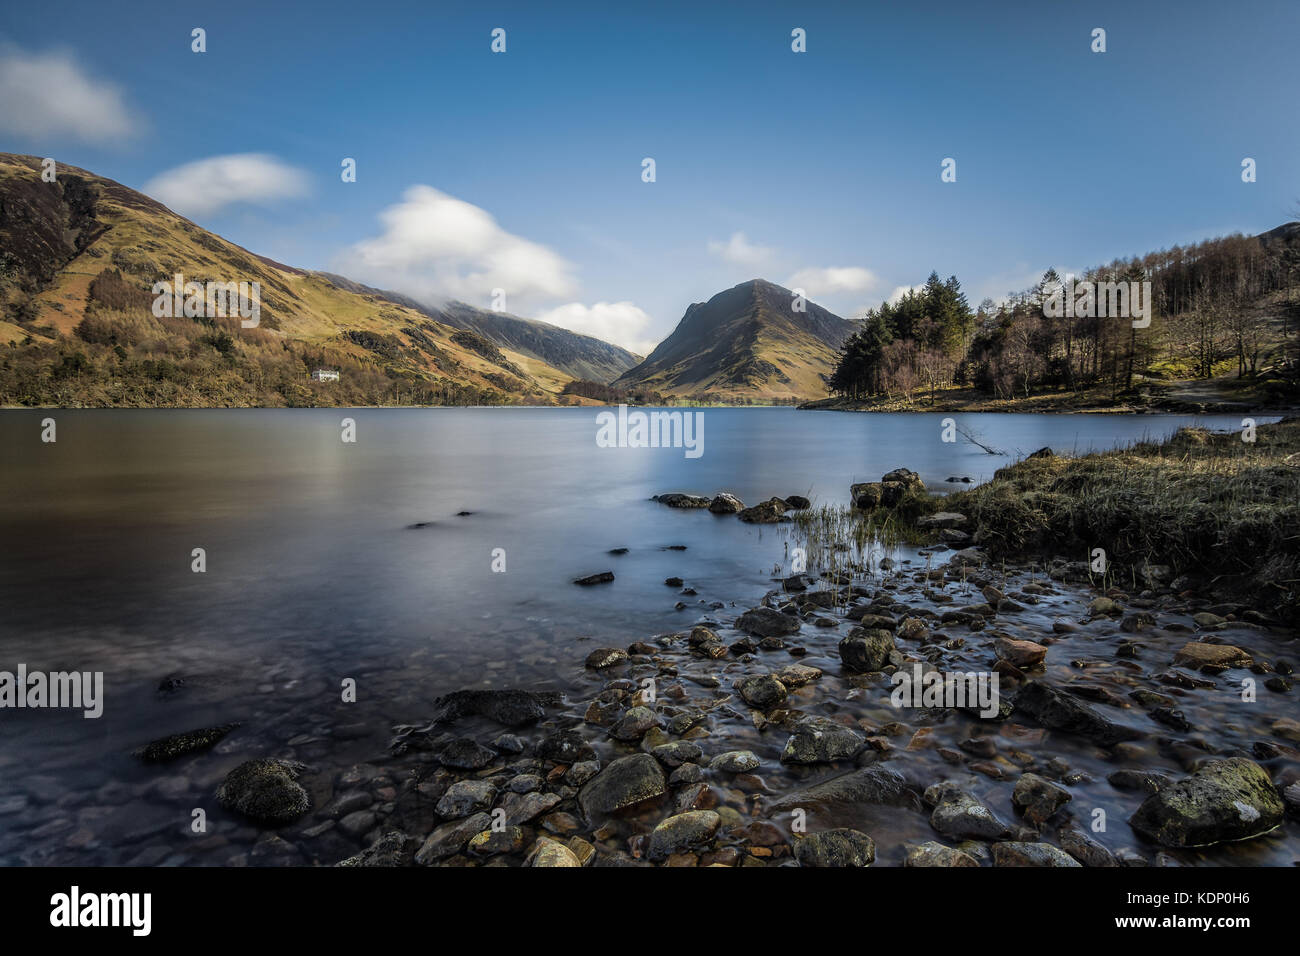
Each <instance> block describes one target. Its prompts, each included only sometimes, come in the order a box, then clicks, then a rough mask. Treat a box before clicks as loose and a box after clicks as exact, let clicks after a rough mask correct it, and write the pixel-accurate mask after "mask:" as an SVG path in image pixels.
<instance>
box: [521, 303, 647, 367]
mask: <svg viewBox="0 0 1300 956" xmlns="http://www.w3.org/2000/svg"><path fill="white" fill-rule="evenodd" d="M537 319H538V321H540V322H549V323H550V324H551V325H558V326H559V327H560V328H562V329H568V330H569V331H570V332H581V333H582V334H583V335H593V336H595V337H596V338H598V339H604V340H605V341H606V342H612V343H613V344H614V345H618V346H621V347H623V348H625V349H627V350H628V351H629V352H635V353H636V354H637V355H649V354H650V353H651V352H652V351H654V347H655V345H657V344H658V343H657V342H655V341H654V340H653V339H646V338H644V337H643V335H644V330H645V328H646V326H648V325H649V324H650V321H651V319H650V316H649V315H647V314H646V313H645V312H644V311H643V310H642V309H640V308H638V307H637V306H635V305H633V304H632V303H631V302H597V303H596V304H595V305H592V306H587V305H584V304H582V303H581V302H570V303H569V304H568V305H561V306H558V307H557V308H554V309H551V310H550V311H549V312H544V313H542V314H541V315H539V316H537Z"/></svg>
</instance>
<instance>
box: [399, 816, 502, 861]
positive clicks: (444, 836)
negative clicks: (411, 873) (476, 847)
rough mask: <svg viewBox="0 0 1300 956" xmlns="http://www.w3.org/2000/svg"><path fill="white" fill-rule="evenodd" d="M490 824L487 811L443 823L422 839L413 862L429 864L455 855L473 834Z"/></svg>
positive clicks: (485, 828) (488, 826)
mask: <svg viewBox="0 0 1300 956" xmlns="http://www.w3.org/2000/svg"><path fill="white" fill-rule="evenodd" d="M491 826H492V817H491V816H490V815H489V814H487V813H476V814H474V815H473V816H472V817H466V818H465V819H463V820H453V821H452V822H451V823H444V824H443V825H442V826H440V827H438V828H437V829H435V830H434V831H433V832H432V833H430V834H429V835H428V836H427V837H425V839H424V843H423V844H421V846H420V849H418V850H417V851H416V852H415V862H416V863H419V864H420V865H421V866H429V865H430V864H433V863H437V862H438V861H439V860H444V859H446V858H447V857H449V856H455V855H456V854H457V853H459V852H460V851H461V850H463V849H465V844H466V843H468V842H469V841H470V839H471V838H472V837H474V836H475V835H477V834H479V833H482V832H483V831H484V830H487V829H489V828H490V827H491Z"/></svg>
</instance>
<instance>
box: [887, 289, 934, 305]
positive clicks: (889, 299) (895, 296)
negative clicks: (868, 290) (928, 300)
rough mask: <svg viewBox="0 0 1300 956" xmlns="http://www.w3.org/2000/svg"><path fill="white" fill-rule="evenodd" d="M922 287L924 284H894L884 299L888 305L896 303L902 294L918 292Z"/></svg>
mask: <svg viewBox="0 0 1300 956" xmlns="http://www.w3.org/2000/svg"><path fill="white" fill-rule="evenodd" d="M924 288H925V286H924V285H896V286H894V291H893V292H891V293H889V295H888V296H886V298H885V301H886V302H888V303H889V304H890V305H898V303H899V302H900V301H901V300H902V298H903V296H905V295H907V293H909V292H920V291H921V290H922V289H924Z"/></svg>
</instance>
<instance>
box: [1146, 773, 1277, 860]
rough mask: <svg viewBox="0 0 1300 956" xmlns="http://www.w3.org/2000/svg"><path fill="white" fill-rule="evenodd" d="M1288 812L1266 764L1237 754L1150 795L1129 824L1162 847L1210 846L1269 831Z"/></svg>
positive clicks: (1244, 838) (1248, 837)
mask: <svg viewBox="0 0 1300 956" xmlns="http://www.w3.org/2000/svg"><path fill="white" fill-rule="evenodd" d="M1285 812H1286V808H1285V806H1284V804H1283V803H1282V798H1281V797H1280V796H1279V795H1278V792H1277V789H1276V788H1275V787H1274V786H1273V782H1272V780H1270V779H1269V776H1268V773H1267V772H1266V771H1265V770H1264V768H1263V767H1261V766H1260V765H1259V764H1257V763H1255V762H1254V761H1253V760H1247V759H1245V758H1244V757H1232V758H1230V759H1228V760H1216V761H1213V762H1211V763H1208V764H1206V765H1205V766H1203V767H1201V769H1199V770H1197V771H1196V772H1195V773H1193V774H1192V775H1191V776H1190V777H1186V778H1184V779H1182V780H1179V781H1178V782H1177V783H1173V784H1170V785H1169V786H1167V787H1163V788H1161V789H1160V790H1159V791H1157V792H1156V793H1154V794H1152V795H1151V796H1149V797H1147V799H1146V800H1145V801H1144V802H1143V804H1142V806H1140V807H1138V810H1137V813H1135V814H1133V816H1132V818H1131V819H1130V820H1129V825H1130V826H1132V827H1133V829H1134V830H1136V831H1137V832H1138V833H1140V834H1142V835H1143V836H1145V837H1147V838H1148V839H1151V840H1154V841H1155V842H1157V843H1159V844H1161V845H1162V846H1170V847H1190V846H1209V845H1211V844H1214V843H1223V842H1227V841H1230V840H1248V839H1250V838H1251V837H1256V836H1259V835H1260V834H1262V833H1267V832H1268V831H1269V830H1272V829H1273V828H1275V827H1276V826H1278V824H1280V823H1281V822H1282V817H1283V815H1284V814H1285Z"/></svg>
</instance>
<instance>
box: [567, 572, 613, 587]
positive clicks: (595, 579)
mask: <svg viewBox="0 0 1300 956" xmlns="http://www.w3.org/2000/svg"><path fill="white" fill-rule="evenodd" d="M613 580H614V572H613V571H601V572H600V573H599V574H589V575H587V576H586V577H585V578H575V579H574V582H573V583H574V584H580V585H582V586H583V587H591V586H592V585H593V584H606V583H608V582H610V581H613Z"/></svg>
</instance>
